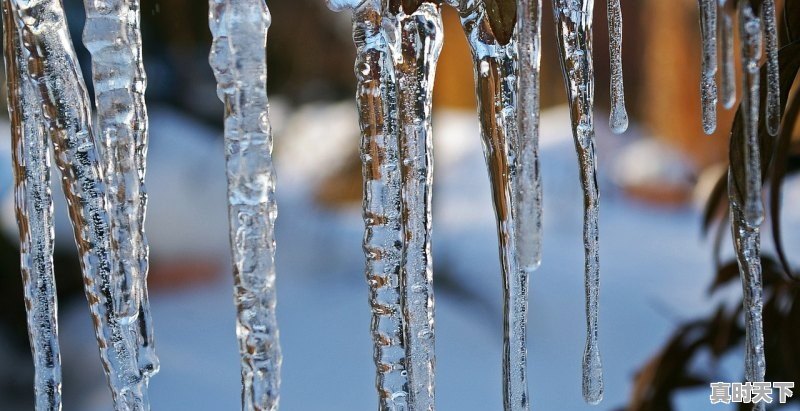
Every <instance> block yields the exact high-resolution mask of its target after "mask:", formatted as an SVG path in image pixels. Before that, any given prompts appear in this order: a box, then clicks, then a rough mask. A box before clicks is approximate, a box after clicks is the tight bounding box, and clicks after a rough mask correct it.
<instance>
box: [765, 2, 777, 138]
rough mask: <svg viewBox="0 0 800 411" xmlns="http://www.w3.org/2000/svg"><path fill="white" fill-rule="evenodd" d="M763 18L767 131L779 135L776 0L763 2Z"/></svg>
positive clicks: (772, 134)
mask: <svg viewBox="0 0 800 411" xmlns="http://www.w3.org/2000/svg"><path fill="white" fill-rule="evenodd" d="M761 19H762V22H763V24H764V38H765V40H766V41H765V46H766V48H765V51H766V55H767V107H766V114H767V116H766V119H765V120H766V124H767V132H769V134H770V135H771V136H777V135H778V130H779V129H780V126H781V84H780V78H779V76H780V67H779V66H778V24H777V21H776V17H775V0H764V2H763V3H762V4H761Z"/></svg>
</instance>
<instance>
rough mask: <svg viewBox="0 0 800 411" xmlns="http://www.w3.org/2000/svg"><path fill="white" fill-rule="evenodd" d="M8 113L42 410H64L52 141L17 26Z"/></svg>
mask: <svg viewBox="0 0 800 411" xmlns="http://www.w3.org/2000/svg"><path fill="white" fill-rule="evenodd" d="M8 6H9V3H8V2H3V18H4V20H3V24H4V26H5V27H9V28H10V27H13V26H14V21H13V18H11V14H10V10H9V9H8ZM4 34H5V38H4V45H5V63H6V66H5V67H6V81H7V85H8V109H9V110H8V114H9V118H10V119H11V136H12V141H11V145H12V157H13V163H14V176H15V178H14V191H15V200H16V201H15V203H16V216H17V224H18V226H19V243H20V272H21V274H22V280H23V285H24V294H25V308H26V311H27V322H28V335H29V338H30V345H31V351H32V353H33V359H34V365H35V368H34V393H35V402H34V404H35V409H36V410H37V411H60V410H61V353H60V350H59V343H58V307H57V303H56V279H55V276H54V272H53V241H54V238H53V237H54V234H53V198H52V193H51V191H50V155H49V151H48V150H49V148H48V147H49V140H48V138H47V134H46V133H45V131H44V129H43V128H42V125H43V123H44V121H43V120H44V119H43V118H42V115H41V103H40V101H39V98H38V96H37V95H38V90H37V89H36V84H35V83H34V82H33V81H31V79H30V78H29V77H27V76H25V75H23V73H24V72H25V70H26V67H25V63H26V62H25V60H22V59H20V58H18V57H17V56H22V55H23V46H22V43H21V41H20V37H19V32H18V31H17V30H10V29H8V30H5V32H4Z"/></svg>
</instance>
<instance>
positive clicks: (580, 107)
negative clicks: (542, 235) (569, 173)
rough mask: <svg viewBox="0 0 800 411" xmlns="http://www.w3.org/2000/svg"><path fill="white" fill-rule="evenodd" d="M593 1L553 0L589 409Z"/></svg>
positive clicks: (594, 212)
mask: <svg viewBox="0 0 800 411" xmlns="http://www.w3.org/2000/svg"><path fill="white" fill-rule="evenodd" d="M593 8H594V1H593V0H580V1H576V0H554V2H553V9H554V12H555V19H556V30H557V32H558V38H559V42H558V45H559V54H560V55H561V68H562V70H563V72H564V77H565V79H566V84H567V95H568V98H569V103H570V110H571V118H572V133H573V135H574V137H575V148H576V150H577V152H578V162H579V164H580V175H581V184H582V186H583V194H584V199H583V205H584V216H583V223H584V225H583V240H584V248H585V253H586V260H585V276H586V277H585V287H586V327H587V330H586V332H587V335H586V350H585V352H584V354H583V397H584V399H585V400H586V401H587V402H588V403H590V404H597V403H599V402H600V401H601V400H602V399H603V369H602V365H601V360H600V349H599V347H598V345H597V339H598V335H597V334H598V325H597V321H598V305H599V304H598V298H599V294H600V254H599V242H598V207H599V200H600V194H599V191H598V188H597V177H596V167H597V165H596V159H595V147H594V120H593V118H592V109H593V107H594V69H593V67H592V12H593Z"/></svg>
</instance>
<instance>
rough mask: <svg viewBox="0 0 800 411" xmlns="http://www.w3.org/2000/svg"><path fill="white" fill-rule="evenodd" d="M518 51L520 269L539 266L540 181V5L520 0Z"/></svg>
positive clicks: (540, 256) (518, 216)
mask: <svg viewBox="0 0 800 411" xmlns="http://www.w3.org/2000/svg"><path fill="white" fill-rule="evenodd" d="M517 15H518V17H517V27H518V31H517V39H518V45H517V47H518V49H519V81H518V84H519V91H518V95H519V107H518V119H519V120H518V130H519V136H518V143H517V153H516V154H517V157H516V160H517V161H516V163H517V164H516V168H517V170H516V171H517V178H516V180H515V181H514V183H515V187H514V195H515V197H516V198H515V199H514V200H515V201H516V207H517V210H518V213H517V215H516V216H515V217H516V218H515V223H516V224H518V225H517V228H516V234H517V256H518V259H519V265H520V269H524V270H529V271H533V270H535V269H536V268H538V267H539V265H540V264H541V262H542V182H541V180H542V178H541V175H540V165H539V131H540V112H541V107H540V80H541V77H540V74H541V72H540V70H541V59H542V1H541V0H522V1H521V2H520V4H519V6H518V8H517Z"/></svg>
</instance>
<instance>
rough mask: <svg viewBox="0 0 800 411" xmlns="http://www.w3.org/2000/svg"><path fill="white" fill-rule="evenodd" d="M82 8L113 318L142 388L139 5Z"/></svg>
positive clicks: (146, 312) (144, 256) (144, 320)
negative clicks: (123, 326) (111, 267)
mask: <svg viewBox="0 0 800 411" xmlns="http://www.w3.org/2000/svg"><path fill="white" fill-rule="evenodd" d="M84 6H85V8H86V25H85V27H84V31H83V41H84V44H85V45H86V48H87V49H88V50H89V52H90V53H91V55H92V70H93V74H94V90H95V105H96V106H97V123H96V124H97V125H96V127H95V130H96V136H97V139H96V140H97V148H98V151H99V153H100V158H101V159H102V162H103V166H104V177H105V183H106V187H107V188H108V195H107V198H106V201H107V204H108V210H109V213H110V214H111V220H110V221H111V238H112V240H111V241H112V249H111V251H112V259H113V261H114V264H115V271H116V274H115V278H116V281H119V285H118V289H119V290H120V291H121V293H120V295H117V296H115V298H116V300H117V301H116V302H115V303H116V304H117V306H118V307H119V308H118V311H119V315H122V316H125V317H128V318H132V319H133V321H132V322H131V324H130V325H129V328H130V330H129V333H130V334H131V338H132V339H133V340H134V341H137V342H138V344H137V355H138V360H139V369H140V370H141V372H142V373H143V375H144V376H145V379H144V380H143V384H144V385H145V386H146V385H147V382H148V378H149V377H150V376H152V375H154V374H155V373H156V372H158V368H159V362H158V357H157V356H156V353H155V345H154V340H153V322H152V317H151V315H150V304H149V298H148V295H147V283H146V281H147V271H148V267H149V258H148V246H147V237H146V236H145V232H144V219H145V208H146V206H147V191H146V189H145V185H144V176H145V167H146V163H145V157H146V155H147V126H148V120H147V108H146V107H145V101H144V92H145V87H146V82H147V80H146V76H145V72H144V66H143V63H142V34H141V30H140V27H139V25H140V24H139V12H140V7H139V0H85V1H84Z"/></svg>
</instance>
